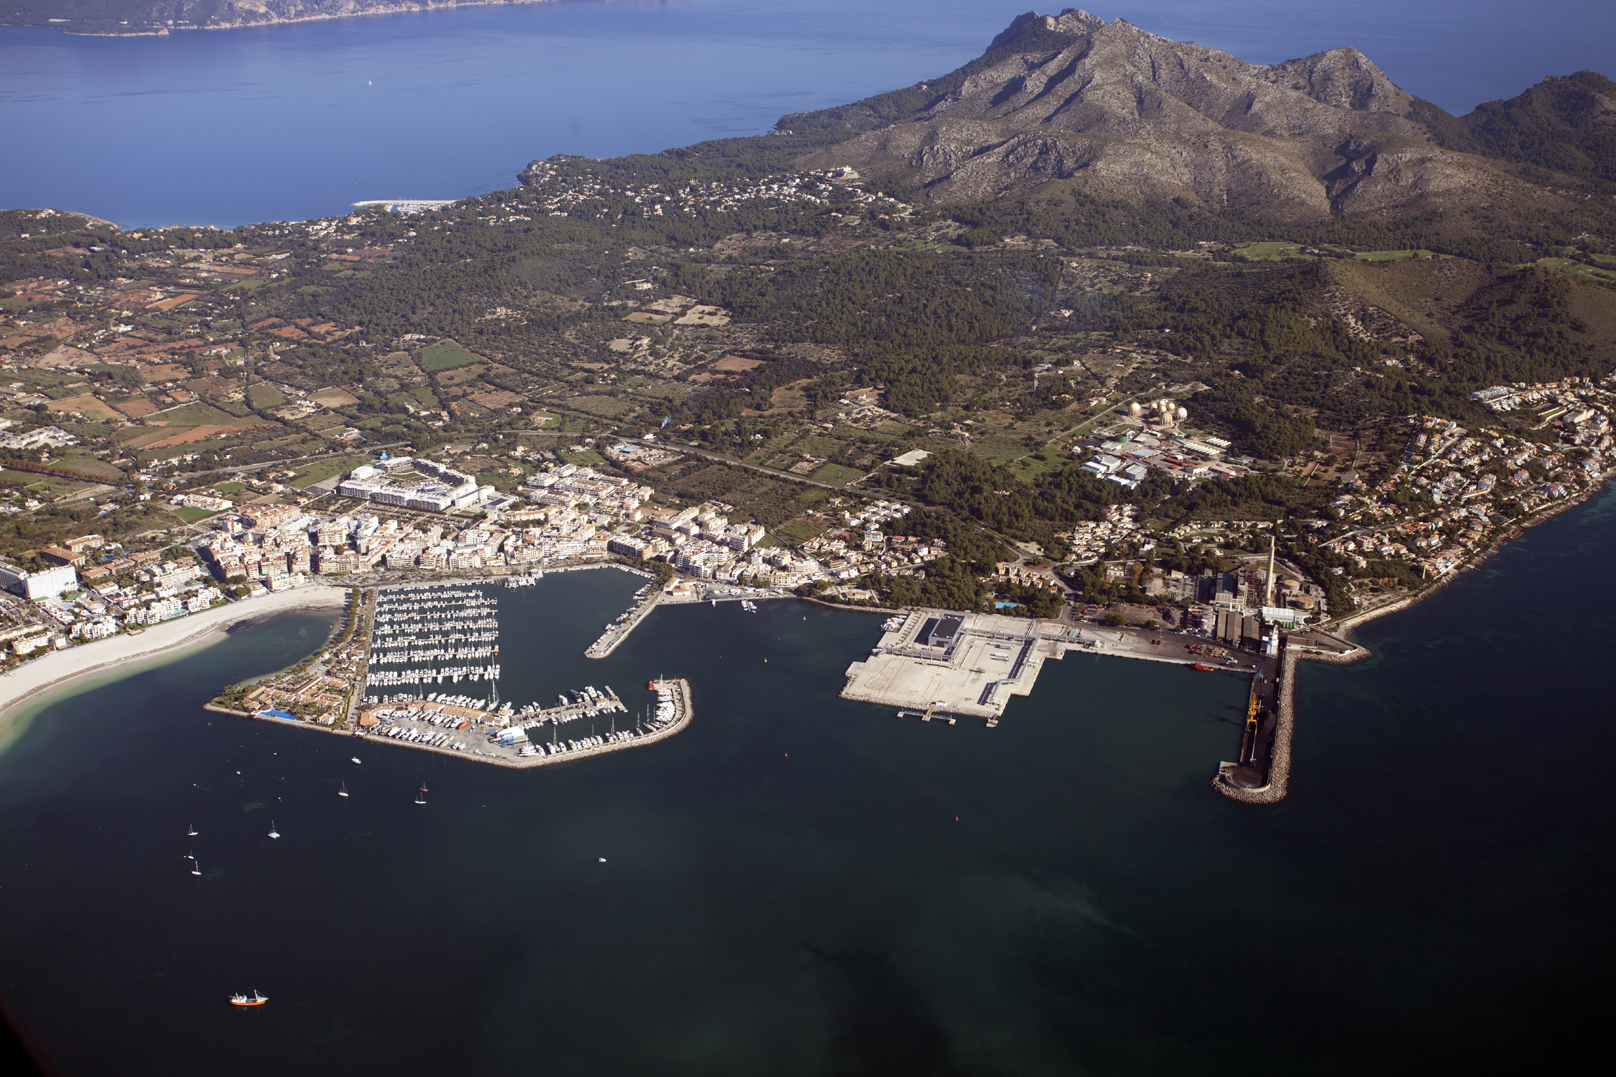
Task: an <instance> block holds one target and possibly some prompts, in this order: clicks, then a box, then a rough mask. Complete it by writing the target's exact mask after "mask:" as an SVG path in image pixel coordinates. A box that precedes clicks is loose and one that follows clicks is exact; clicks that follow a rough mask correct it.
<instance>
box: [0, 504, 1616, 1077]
mask: <svg viewBox="0 0 1616 1077" xmlns="http://www.w3.org/2000/svg"><path fill="white" fill-rule="evenodd" d="M1613 523H1616V497H1613V496H1612V495H1610V494H1608V493H1607V494H1606V495H1605V496H1603V497H1602V498H1601V499H1600V500H1599V501H1597V502H1595V503H1593V504H1591V505H1589V506H1586V507H1584V508H1582V509H1580V510H1578V511H1576V512H1574V513H1572V514H1568V515H1567V516H1565V517H1562V518H1560V519H1557V520H1554V521H1551V522H1549V523H1548V524H1545V525H1544V526H1543V527H1541V528H1538V529H1536V530H1535V531H1533V532H1531V533H1530V534H1528V535H1527V536H1526V537H1525V538H1523V539H1521V540H1519V541H1518V542H1516V543H1514V544H1513V545H1511V546H1510V547H1509V548H1508V549H1506V550H1505V551H1504V552H1503V554H1501V555H1500V556H1499V557H1498V558H1497V559H1496V560H1495V561H1493V562H1492V563H1491V564H1490V565H1489V567H1488V568H1486V569H1484V570H1482V571H1480V572H1476V573H1471V574H1469V575H1468V576H1466V577H1464V578H1462V579H1461V580H1459V581H1458V582H1457V583H1455V584H1454V585H1453V586H1451V587H1450V588H1448V589H1447V590H1446V591H1444V592H1443V593H1442V594H1441V595H1440V596H1438V597H1437V598H1435V599H1433V600H1432V601H1430V602H1427V603H1425V604H1423V605H1421V606H1419V607H1416V608H1415V609H1413V610H1411V611H1408V612H1406V613H1404V614H1401V615H1398V616H1396V617H1393V618H1390V619H1388V620H1385V621H1382V622H1377V623H1376V624H1374V625H1372V626H1370V627H1369V628H1367V629H1366V630H1364V632H1363V639H1364V640H1365V642H1367V643H1369V644H1370V646H1372V647H1373V648H1374V649H1375V651H1376V657H1375V658H1374V659H1373V660H1371V661H1369V662H1366V663H1363V664H1360V665H1358V666H1353V667H1348V668H1323V667H1317V668H1313V667H1310V668H1306V669H1305V670H1304V673H1303V678H1302V682H1301V691H1300V695H1299V700H1298V702H1299V708H1300V714H1301V719H1300V722H1301V724H1300V726H1299V731H1298V739H1297V760H1296V768H1295V772H1294V773H1293V777H1292V790H1293V792H1292V795H1291V797H1290V798H1289V799H1288V800H1287V801H1286V802H1285V803H1284V804H1282V805H1279V806H1277V807H1274V808H1266V809H1263V808H1250V807H1245V806H1241V805H1236V804H1232V803H1229V802H1227V801H1224V800H1222V799H1221V798H1218V797H1216V796H1215V795H1213V794H1212V793H1211V792H1210V790H1209V789H1208V788H1207V785H1206V783H1207V779H1208V777H1209V776H1210V775H1211V774H1212V772H1213V770H1214V769H1215V767H1216V764H1217V762H1218V760H1219V759H1222V758H1225V757H1226V756H1227V755H1228V754H1229V753H1230V751H1231V750H1232V748H1233V746H1234V743H1235V740H1236V728H1235V726H1234V725H1233V724H1232V720H1233V719H1234V717H1235V716H1236V711H1237V708H1238V706H1239V704H1240V701H1241V696H1242V688H1241V684H1240V682H1239V681H1237V680H1236V679H1234V678H1232V677H1227V678H1226V677H1222V676H1205V675H1196V674H1194V673H1191V672H1187V671H1183V670H1179V669H1174V668H1169V667H1164V666H1161V665H1156V664H1148V663H1135V662H1126V661H1122V660H1105V659H1095V658H1078V657H1076V656H1072V657H1069V658H1067V659H1066V660H1065V661H1063V662H1058V663H1051V664H1049V665H1047V666H1046V667H1045V669H1044V673H1043V675H1042V677H1041V679H1040V682H1039V684H1038V687H1037V690H1036V691H1035V693H1034V695H1033V696H1032V697H1031V698H1029V699H1018V700H1016V701H1015V702H1014V703H1012V705H1011V707H1010V710H1009V713H1008V716H1007V719H1006V720H1005V721H1004V723H1003V724H1001V725H1000V727H999V728H997V729H994V730H988V729H985V728H983V727H982V726H980V725H977V724H970V723H965V722H962V723H961V724H959V725H957V726H954V727H948V726H945V725H940V724H936V723H933V724H932V725H922V724H921V723H918V722H914V721H907V722H904V721H898V720H895V719H894V718H893V717H892V716H891V714H890V713H889V712H888V711H887V710H885V709H883V708H878V707H872V706H866V705H861V704H851V703H846V702H842V701H839V700H837V699H836V698H835V694H836V691H837V689H838V688H839V687H840V685H841V672H842V670H843V669H844V668H845V667H846V665H847V663H848V662H850V661H852V660H854V659H856V658H858V657H859V656H860V655H861V654H862V653H863V652H864V651H865V650H866V649H867V648H868V646H869V645H870V644H871V643H872V642H873V641H874V640H875V639H876V638H877V634H878V629H877V626H876V621H875V619H874V618H871V617H869V616H868V615H861V614H854V613H840V612H834V611H831V610H828V609H825V608H822V607H816V606H810V605H807V604H801V603H796V602H774V603H766V604H764V605H763V607H762V609H763V612H761V613H759V614H757V615H748V614H745V613H743V612H742V611H741V610H740V609H739V608H737V607H736V606H734V605H728V606H724V607H720V608H717V609H713V608H711V607H706V606H688V607H677V608H667V609H660V610H658V611H657V612H656V613H655V614H654V615H653V616H652V617H651V618H650V619H649V620H648V621H647V622H646V624H645V625H644V626H642V627H641V628H640V629H639V630H638V631H637V632H636V633H635V634H634V636H633V637H631V639H630V640H629V642H628V643H627V644H626V645H625V646H624V647H623V648H622V649H620V650H619V651H618V653H617V654H615V655H613V656H612V657H611V658H609V659H607V660H604V661H601V662H590V661H588V660H586V659H584V658H582V657H581V652H582V650H583V648H584V646H585V645H586V644H587V643H588V642H589V640H590V639H592V638H593V636H594V635H595V633H596V632H597V631H598V630H599V627H600V626H601V625H602V624H603V623H604V622H605V621H606V620H609V619H610V617H611V616H613V615H614V614H615V613H616V612H617V611H618V610H620V609H621V608H622V607H623V605H624V603H625V602H626V601H627V598H628V595H629V594H630V593H631V592H632V591H633V589H634V588H635V587H637V586H638V585H639V583H640V582H641V581H640V580H638V579H637V578H634V577H630V576H628V575H626V574H622V573H617V572H610V571H607V572H597V573H576V574H571V575H567V576H552V577H549V578H547V579H546V580H545V581H544V583H543V584H542V585H541V586H540V587H536V588H533V589H531V590H524V591H513V592H501V595H502V598H501V601H502V606H503V608H502V612H501V621H502V626H503V633H504V637H503V639H502V664H503V665H504V667H505V669H506V671H507V672H506V679H505V680H504V681H502V694H503V695H507V696H509V697H510V698H517V695H518V694H519V691H520V690H521V689H520V685H519V683H518V682H519V678H520V677H527V678H529V680H528V681H527V682H526V683H528V684H530V685H531V689H532V691H533V692H534V693H536V694H537V693H548V694H552V695H553V692H554V691H559V690H561V689H562V688H571V687H578V686H581V685H582V684H586V683H593V684H611V685H613V686H614V687H616V688H617V689H618V690H619V691H620V692H622V693H623V694H624V696H625V698H626V699H628V700H629V702H630V703H631V705H632V704H633V702H634V699H635V697H636V693H638V694H644V681H645V679H646V678H647V677H649V676H651V675H655V674H668V675H681V676H687V677H689V678H690V679H691V681H692V684H693V690H694V695H695V703H696V718H695V721H694V722H693V723H692V725H691V726H690V727H689V729H687V730H686V731H685V732H683V733H681V734H680V735H679V736H677V737H674V738H672V739H670V740H668V741H664V742H661V743H659V744H657V745H653V746H650V747H646V748H642V749H637V750H632V751H627V752H623V753H619V754H615V755H610V756H606V757H603V758H599V759H595V760H590V761H585V762H580V763H577V764H570V765H566V766H560V767H547V768H542V769H539V770H534V771H509V770H504V769H499V768H493V767H487V766H481V765H478V764H475V763H472V762H470V761H467V760H461V759H456V758H452V757H446V756H441V755H436V754H431V753H424V752H419V751H414V750H411V749H406V748H398V747H394V746H387V745H382V744H366V745H364V747H363V749H362V750H361V754H362V756H363V758H364V764H363V766H361V767H357V768H356V767H353V766H352V765H351V764H349V763H348V762H347V758H348V756H349V755H350V754H352V753H353V751H354V742H353V741H352V740H350V739H347V738H340V737H330V736H325V735H321V734H316V733H310V732H305V731H300V730H296V729H291V728H286V727H283V726H280V725H277V724H273V723H268V722H248V721H232V720H225V719H220V718H219V717H218V716H215V715H210V714H207V713H205V712H202V711H200V710H199V709H198V707H199V705H200V703H201V702H202V701H204V700H205V699H206V698H207V697H208V695H209V694H210V693H211V692H212V690H213V689H214V688H215V687H217V686H218V685H219V684H221V683H223V682H224V681H226V680H228V679H231V678H234V677H239V676H242V675H244V674H248V673H252V672H255V671H261V670H264V669H266V668H273V667H275V666H279V665H282V664H285V663H286V662H290V661H293V660H295V659H296V657H297V656H298V655H299V654H301V653H303V652H304V651H305V650H307V649H308V648H309V647H311V646H313V645H314V643H315V642H316V640H317V639H318V637H319V634H320V632H321V631H322V630H323V628H324V626H325V625H326V623H327V622H325V621H323V620H321V619H319V618H314V617H307V616H304V617H287V618H282V619H281V620H279V621H277V622H275V623H274V624H272V625H268V626H265V627H263V628H261V629H259V630H257V631H256V632H254V633H251V634H248V635H243V636H240V637H235V638H232V639H229V640H227V641H225V642H223V643H220V644H219V645H217V646H215V647H213V648H211V649H209V650H207V651H204V652H200V653H197V654H194V655H191V656H188V657H186V658H183V659H181V660H179V661H177V662H175V663H173V664H171V665H168V666H165V667H162V668H160V669H157V670H153V671H151V672H148V673H143V674H140V675H137V676H135V677H132V678H130V679H128V680H126V681H123V682H120V683H119V684H117V685H113V686H109V687H105V688H99V689H95V690H93V691H89V692H86V693H83V694H81V695H77V696H74V697H71V698H67V699H63V700H59V701H57V702H55V703H53V704H52V705H50V706H49V707H47V708H46V709H45V711H44V712H42V713H41V714H40V716H39V718H38V719H37V720H36V721H35V722H34V723H33V724H32V725H31V726H30V727H29V729H28V730H27V732H26V733H25V734H24V735H23V736H22V737H21V738H20V739H19V740H18V742H17V743H16V745H15V746H14V747H13V748H12V749H11V750H10V751H8V752H7V753H6V754H5V755H3V756H0V988H3V989H4V991H5V992H6V993H7V994H8V995H9V996H10V998H11V999H12V1000H13V1002H14V1003H15V1004H16V1005H17V1007H18V1008H19V1010H20V1012H21V1013H22V1015H23V1016H24V1017H25V1018H26V1019H27V1020H28V1021H29V1022H30V1024H31V1026H32V1027H33V1029H34V1030H35V1032H36V1033H37V1035H38V1036H39V1038H40V1039H41V1040H42V1041H43V1042H44V1043H45V1044H46V1045H47V1047H48V1048H49V1049H50V1050H51V1051H52V1052H53V1053H54V1055H55V1056H56V1057H57V1059H58V1060H59V1061H60V1063H61V1064H62V1065H63V1068H64V1069H65V1070H67V1071H68V1072H71V1073H76V1074H103V1073H105V1074H125V1073H146V1072H153V1073H155V1072H162V1073H170V1074H185V1073H200V1072H218V1071H220V1070H228V1071H230V1072H235V1073H246V1074H254V1073H284V1072H287V1071H289V1070H296V1071H299V1072H313V1073H327V1072H331V1073H337V1072H349V1073H351V1072H383V1071H385V1072H391V1073H437V1072H456V1073H479V1074H482V1073H486V1074H508V1073H545V1074H557V1073H561V1074H567V1073H592V1074H599V1073H610V1074H639V1073H646V1074H653V1073H654V1074H669V1073H674V1074H679V1073H688V1074H760V1073H767V1074H823V1073H837V1074H845V1073H868V1074H894V1073H937V1074H947V1073H1005V1074H1068V1073H1074V1072H1094V1073H1164V1074H1176V1073H1184V1072H1216V1073H1224V1072H1227V1073H1242V1074H1248V1073H1253V1072H1255V1073H1273V1074H1293V1073H1299V1072H1342V1073H1347V1072H1362V1071H1365V1070H1372V1069H1376V1070H1386V1069H1405V1068H1410V1067H1413V1066H1423V1067H1426V1068H1436V1067H1437V1066H1442V1067H1444V1068H1446V1067H1452V1066H1464V1067H1466V1068H1469V1069H1471V1070H1473V1071H1476V1072H1499V1071H1503V1070H1517V1071H1518V1070H1522V1069H1526V1070H1530V1071H1533V1072H1541V1071H1542V1070H1543V1068H1544V1067H1549V1068H1556V1067H1561V1066H1569V1065H1571V1064H1574V1063H1575V1061H1576V1060H1578V1059H1580V1058H1582V1057H1585V1053H1586V1052H1590V1051H1602V1050H1604V1049H1605V1048H1606V1047H1608V1046H1609V1044H1608V1039H1609V1031H1608V1029H1609V1022H1608V1021H1607V1020H1606V1019H1605V1018H1606V1012H1607V1003H1608V1001H1609V997H1610V991H1609V988H1608V986H1607V984H1606V983H1605V979H1606V970H1607V969H1608V968H1609V967H1610V959H1611V957H1612V943H1613V938H1612V925H1611V919H1610V917H1609V914H1608V899H1609V893H1610V889H1611V884H1612V882H1613V875H1616V872H1613V871H1612V868H1613V864H1612V857H1611V853H1610V849H1611V848H1612V838H1613V837H1616V795H1613V793H1612V788H1611V783H1610V782H1609V780H1608V773H1607V772H1608V763H1607V760H1608V759H1609V758H1610V755H1611V748H1612V747H1613V744H1612V740H1613V737H1612V733H1611V730H1610V723H1609V707H1608V704H1606V703H1605V699H1606V696H1607V694H1608V692H1607V685H1606V683H1605V676H1604V674H1605V671H1606V670H1608V668H1609V662H1608V657H1607V656H1608V654H1609V653H1610V647H1611V643H1612V639H1611V635H1612V633H1611V629H1610V628H1609V627H1608V624H1607V623H1606V622H1605V621H1604V620H1603V619H1602V618H1601V617H1600V614H1601V613H1602V612H1603V610H1604V609H1605V608H1607V607H1608V606H1609V605H1610V603H1611V600H1612V599H1613V598H1616V595H1613V594H1612V591H1613V590H1616V583H1613V582H1612V580H1611V579H1610V577H1609V574H1608V573H1603V572H1601V571H1599V566H1600V564H1601V559H1602V558H1603V556H1604V555H1605V554H1606V552H1607V551H1608V550H1609V548H1610V542H1611V538H1612V534H1613V532H1612V526H1613ZM764 659H767V662H765V661H764ZM513 671H514V672H513ZM238 770H239V771H240V772H241V773H240V775H239V776H238V775H237V773H236V772H237V771H238ZM423 779H424V780H425V781H426V782H427V784H428V785H429V787H430V789H431V793H430V795H429V798H428V799H429V800H430V803H429V804H428V805H427V806H426V807H425V808H421V807H417V806H415V805H414V804H413V803H412V799H413V790H414V789H415V788H416V787H417V786H418V785H419V784H420V783H421V782H422V780H423ZM339 781H346V782H347V784H348V787H349V789H350V790H351V791H352V793H353V795H352V796H351V797H349V798H348V799H346V800H344V799H342V798H339V797H337V796H336V795H335V792H336V786H337V783H338V782H339ZM271 819H273V821H274V822H275V824H276V826H277V827H278V829H279V831H280V832H281V833H282V834H283V835H284V836H283V837H282V838H281V839H280V840H279V841H278V842H273V843H272V842H270V841H269V840H268V838H267V837H266V836H265V835H266V833H267V831H268V829H269V823H270V821H271ZM187 823H195V824H196V826H197V828H198V829H199V830H200V831H201V832H202V833H201V835H200V836H199V837H198V838H197V839H196V842H195V848H196V852H197V856H198V858H199V859H200V861H201V864H202V867H203V869H204V871H205V873H206V874H205V875H204V877H203V878H201V879H197V878H195V877H192V876H191V875H189V873H188V865H187V862H185V861H183V859H182V857H183V854H184V853H185V852H186V848H187V840H186V839H185V837H184V830H185V826H186V824H187ZM600 857H605V858H606V861H605V862H604V863H602V862H601V861H600V859H599V858H600ZM254 987H257V988H259V989H261V990H263V991H264V992H265V994H267V995H269V996H270V997H271V999H272V1002H271V1003H270V1005H269V1006H267V1007H265V1008H264V1010H263V1011H262V1012H252V1013H243V1012H237V1011H233V1010H231V1009H230V1007H228V1006H226V1005H225V1003H224V996H225V995H226V994H228V993H229V992H230V991H234V990H250V989H252V988H254ZM109 993H111V994H115V995H116V996H117V997H118V999H119V1004H118V1005H117V1006H115V1007H108V1006H106V1005H105V1004H104V1000H105V999H106V998H107V996H108V994H109ZM91 1013H93V1014H94V1017H95V1019H94V1020H93V1021H87V1020H86V1015H87V1014H91Z"/></svg>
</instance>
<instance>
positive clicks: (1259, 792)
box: [1212, 471, 1616, 804]
mask: <svg viewBox="0 0 1616 1077" xmlns="http://www.w3.org/2000/svg"><path fill="white" fill-rule="evenodd" d="M1613 477H1616V471H1607V472H1605V473H1604V474H1603V475H1601V476H1600V477H1599V478H1598V479H1597V480H1596V481H1595V482H1592V483H1590V484H1589V485H1588V488H1587V489H1586V490H1584V491H1582V492H1581V494H1582V496H1580V497H1576V498H1566V499H1565V501H1563V502H1561V503H1560V504H1557V505H1555V506H1553V507H1552V508H1550V509H1545V510H1543V511H1541V512H1535V513H1533V514H1532V515H1530V516H1527V517H1524V518H1522V519H1519V520H1514V521H1511V524H1510V526H1509V528H1508V529H1507V530H1506V531H1504V533H1503V534H1501V535H1499V536H1498V537H1497V538H1496V539H1494V540H1493V542H1492V544H1491V545H1489V546H1488V547H1487V548H1486V549H1485V550H1483V551H1481V552H1480V553H1478V554H1477V555H1476V556H1475V557H1473V558H1472V559H1470V560H1469V561H1467V562H1465V563H1464V564H1463V565H1461V566H1459V567H1458V568H1456V569H1454V570H1453V571H1452V572H1450V573H1448V574H1447V575H1446V576H1444V577H1443V578H1442V579H1441V580H1439V581H1437V582H1436V583H1434V584H1432V585H1431V586H1430V587H1427V588H1426V589H1425V590H1423V591H1421V592H1420V593H1419V594H1417V595H1409V596H1408V597H1407V598H1403V599H1400V600H1398V601H1396V602H1388V603H1387V604H1386V605H1384V606H1380V607H1378V608H1376V609H1372V610H1367V611H1365V612H1364V613H1359V614H1353V615H1351V616H1349V617H1346V618H1344V619H1343V620H1341V621H1340V622H1338V623H1337V624H1336V628H1335V632H1334V633H1332V634H1333V635H1334V636H1336V638H1338V639H1340V640H1342V641H1343V642H1349V643H1350V642H1352V641H1351V640H1350V639H1349V636H1350V635H1351V633H1352V630H1353V629H1355V628H1357V627H1358V626H1360V625H1365V624H1368V623H1369V622H1370V621H1373V620H1375V619H1376V618H1379V617H1385V616H1388V615H1390V614H1393V613H1398V612H1400V611H1402V610H1406V609H1408V608H1410V607H1412V606H1414V605H1417V604H1418V603H1420V602H1423V601H1425V600H1426V599H1427V598H1430V597H1431V596H1432V595H1435V594H1436V593H1437V592H1439V591H1441V590H1442V589H1443V588H1445V587H1447V586H1448V585H1449V584H1450V583H1452V582H1454V581H1455V580H1457V579H1458V578H1459V577H1460V576H1462V575H1464V574H1465V573H1466V572H1469V571H1471V570H1472V569H1476V568H1480V567H1481V566H1482V565H1483V564H1485V563H1486V562H1487V561H1488V560H1489V559H1490V558H1491V557H1492V556H1493V555H1494V554H1496V553H1498V552H1499V551H1500V550H1501V549H1503V547H1504V544H1505V543H1507V542H1509V541H1511V540H1512V539H1516V538H1519V537H1520V536H1521V535H1523V534H1525V533H1526V532H1527V531H1528V530H1529V529H1531V528H1534V527H1536V526H1537V525H1539V524H1541V523H1545V522H1547V521H1548V520H1551V519H1553V518H1554V517H1556V516H1558V515H1560V514H1561V513H1563V512H1568V511H1570V510H1571V509H1574V508H1576V507H1577V506H1579V505H1583V504H1586V503H1587V502H1588V501H1591V500H1592V499H1593V498H1594V497H1596V496H1597V495H1599V494H1601V493H1603V492H1604V491H1605V490H1607V489H1608V488H1609V487H1610V483H1611V479H1612V478H1613ZM1371 653H1372V652H1371V651H1370V650H1369V648H1367V647H1365V646H1364V645H1363V644H1361V643H1356V644H1354V645H1353V650H1351V651H1348V652H1346V653H1345V654H1331V653H1328V652H1325V651H1320V650H1317V649H1316V648H1312V647H1293V646H1291V645H1290V644H1289V643H1288V642H1287V643H1286V645H1285V658H1284V664H1283V666H1282V667H1281V673H1280V681H1279V691H1278V697H1279V706H1278V716H1277V717H1278V721H1277V723H1276V725H1275V728H1274V748H1273V755H1272V756H1271V758H1270V763H1269V768H1268V782H1267V784H1265V785H1263V786H1261V787H1260V788H1257V789H1238V788H1236V787H1234V786H1232V785H1229V784H1228V783H1227V782H1225V781H1223V780H1222V779H1221V777H1218V776H1214V777H1213V778H1212V788H1213V789H1215V790H1216V791H1217V792H1218V793H1219V794H1220V795H1222V796H1224V797H1227V798H1228V799H1230V800H1234V801H1238V802H1240V803H1242V804H1277V803H1278V802H1280V801H1281V800H1284V799H1285V797H1286V795H1287V794H1288V793H1289V792H1290V769H1291V741H1292V738H1293V737H1294V735H1295V728H1296V701H1295V696H1296V670H1297V667H1298V666H1299V665H1300V664H1301V663H1302V662H1324V663H1326V664H1329V665H1349V664H1351V663H1353V662H1357V661H1359V660H1360V659H1363V658H1367V657H1369V655H1370V654H1371Z"/></svg>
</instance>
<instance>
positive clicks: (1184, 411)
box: [1173, 407, 1190, 422]
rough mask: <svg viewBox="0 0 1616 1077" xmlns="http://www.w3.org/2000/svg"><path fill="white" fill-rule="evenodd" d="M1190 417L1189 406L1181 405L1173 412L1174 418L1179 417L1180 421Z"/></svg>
mask: <svg viewBox="0 0 1616 1077" xmlns="http://www.w3.org/2000/svg"><path fill="white" fill-rule="evenodd" d="M1189 417H1190V409H1189V408H1182V407H1181V408H1179V409H1178V410H1177V411H1175V412H1173V418H1175V419H1177V420H1178V421H1179V422H1183V421H1184V420H1185V419H1188V418H1189Z"/></svg>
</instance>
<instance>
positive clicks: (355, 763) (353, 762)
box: [348, 755, 359, 767]
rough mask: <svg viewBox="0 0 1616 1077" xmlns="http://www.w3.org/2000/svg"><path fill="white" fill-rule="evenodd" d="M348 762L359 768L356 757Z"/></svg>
mask: <svg viewBox="0 0 1616 1077" xmlns="http://www.w3.org/2000/svg"><path fill="white" fill-rule="evenodd" d="M348 762H350V763H352V764H353V765H354V766H356V767H357V766H359V757H358V756H357V755H356V756H354V757H353V758H352V759H350V760H348Z"/></svg>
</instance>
